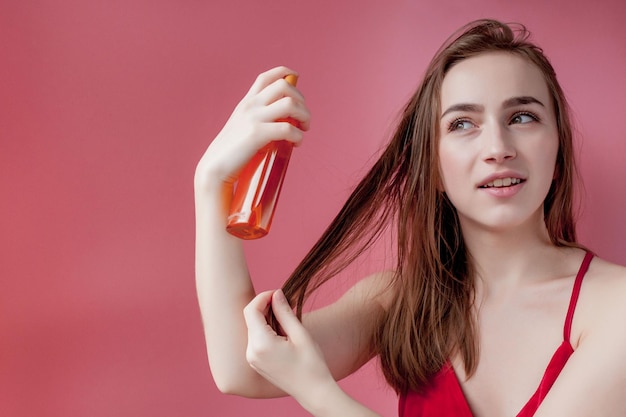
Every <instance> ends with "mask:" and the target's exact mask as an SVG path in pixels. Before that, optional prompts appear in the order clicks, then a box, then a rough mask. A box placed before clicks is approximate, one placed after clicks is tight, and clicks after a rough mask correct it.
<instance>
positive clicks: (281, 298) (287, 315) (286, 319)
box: [272, 290, 308, 343]
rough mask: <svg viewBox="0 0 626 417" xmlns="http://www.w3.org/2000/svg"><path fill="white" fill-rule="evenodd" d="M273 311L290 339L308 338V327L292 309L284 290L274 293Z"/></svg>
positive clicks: (296, 340)
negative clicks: (305, 326)
mask: <svg viewBox="0 0 626 417" xmlns="http://www.w3.org/2000/svg"><path fill="white" fill-rule="evenodd" d="M272 311H273V312H274V316H275V317H276V320H278V323H279V324H280V326H281V327H282V329H283V330H284V331H285V334H286V335H287V337H288V338H289V339H291V340H292V341H293V342H295V343H297V342H298V341H301V340H304V338H308V333H307V331H306V329H305V328H304V326H303V325H302V323H300V320H298V317H296V315H295V313H294V312H293V310H292V309H291V306H290V305H289V303H288V302H287V299H286V298H285V294H283V292H282V290H276V291H275V292H274V294H273V295H272Z"/></svg>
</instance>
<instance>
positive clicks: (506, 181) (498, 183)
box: [481, 178, 522, 188]
mask: <svg viewBox="0 0 626 417" xmlns="http://www.w3.org/2000/svg"><path fill="white" fill-rule="evenodd" d="M520 182H522V180H521V179H520V178H498V179H497V180H493V181H492V182H490V183H488V184H485V185H483V186H482V187H481V188H493V187H496V188H498V187H509V186H511V185H515V184H519V183H520Z"/></svg>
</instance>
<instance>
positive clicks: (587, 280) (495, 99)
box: [195, 20, 626, 417]
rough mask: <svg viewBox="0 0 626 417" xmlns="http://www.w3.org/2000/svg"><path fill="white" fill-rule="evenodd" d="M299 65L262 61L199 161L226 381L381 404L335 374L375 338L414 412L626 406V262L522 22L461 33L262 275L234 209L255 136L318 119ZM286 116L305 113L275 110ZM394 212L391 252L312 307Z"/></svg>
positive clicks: (211, 312) (257, 390)
mask: <svg viewBox="0 0 626 417" xmlns="http://www.w3.org/2000/svg"><path fill="white" fill-rule="evenodd" d="M292 72H293V71H292V70H290V69H288V68H283V67H280V68H274V69H272V70H270V71H268V72H266V73H264V74H261V75H260V76H259V77H258V78H257V80H256V82H255V83H254V84H253V86H252V87H251V89H250V91H249V92H248V94H247V95H246V96H245V97H244V98H243V100H242V101H241V103H240V104H239V105H238V106H237V108H236V109H235V111H234V112H233V114H232V116H231V118H230V119H229V120H228V122H227V123H226V125H225V126H224V129H223V130H222V131H221V132H220V133H219V134H218V136H217V137H216V138H215V140H214V141H213V142H212V143H211V145H210V146H209V148H208V150H207V151H206V153H205V155H204V156H203V157H202V159H201V161H200V162H199V164H198V167H197V170H196V176H195V191H196V216H197V253H196V268H197V289H198V296H199V302H200V306H201V310H202V315H203V319H204V326H205V331H206V340H207V349H208V356H209V362H210V366H211V371H212V374H213V377H214V379H215V381H216V383H217V385H218V387H219V389H220V390H221V391H222V392H225V393H231V394H237V395H243V396H248V397H256V398H265V397H276V396H282V395H292V396H293V397H294V398H295V399H296V400H297V401H298V402H299V403H300V404H301V405H302V406H303V407H304V408H305V409H307V410H308V411H309V412H310V413H312V414H313V415H315V416H342V417H346V416H375V415H376V414H375V413H374V412H372V411H370V410H368V409H367V408H366V407H365V406H363V405H361V404H359V403H357V402H356V401H354V400H353V399H351V398H350V397H349V396H348V395H346V394H345V393H344V392H343V391H342V390H341V389H340V388H339V386H338V385H337V384H336V382H335V381H336V380H338V379H341V378H343V377H345V376H347V375H349V374H351V373H352V372H354V371H355V370H357V369H358V368H359V367H360V366H362V365H363V364H364V363H366V362H367V361H369V360H370V359H371V358H372V357H374V356H378V357H379V359H380V362H381V366H382V369H383V372H384V375H385V376H386V378H387V381H388V382H389V383H390V384H391V386H392V387H393V388H394V389H395V390H396V391H397V392H398V394H399V396H400V407H399V411H400V415H401V416H456V417H459V416H461V417H465V416H467V417H469V416H480V417H496V416H497V417H499V416H531V415H534V416H537V417H546V416H568V417H583V416H585V417H587V416H618V415H626V395H624V394H625V393H626V331H625V330H624V324H623V323H624V320H626V302H624V300H626V270H625V268H623V267H620V266H617V265H613V264H610V263H608V262H606V261H604V260H602V259H599V258H597V257H594V256H593V254H592V253H591V252H589V251H587V250H585V249H584V248H583V247H582V246H581V245H579V244H577V243H576V237H575V230H574V218H573V215H572V199H573V197H572V193H573V178H574V176H575V167H574V160H573V151H572V132H571V127H570V121H569V119H568V107H567V103H566V101H565V98H564V95H563V92H562V90H561V88H560V86H559V84H558V82H557V79H556V76H555V73H554V71H553V69H552V67H551V65H550V63H549V62H548V60H547V59H546V58H545V56H544V55H543V53H542V51H541V49H539V48H538V47H537V46H535V45H533V44H532V43H530V42H529V41H528V33H527V32H526V31H525V29H524V28H523V27H519V28H518V30H517V31H514V30H513V28H511V27H510V26H508V25H504V24H502V23H500V22H497V21H492V20H482V21H477V22H473V23H471V24H470V25H468V26H467V27H465V28H464V29H463V30H462V32H461V33H460V34H459V35H457V36H456V37H453V38H451V40H450V41H449V42H447V43H446V44H445V45H444V46H443V47H442V49H441V50H440V51H439V52H438V53H437V55H436V56H435V57H434V59H433V61H432V62H431V64H430V66H429V67H428V69H427V72H426V75H425V78H424V80H423V82H422V84H421V86H420V87H419V88H418V90H417V92H416V93H415V94H414V96H413V97H412V98H411V99H410V100H409V103H408V104H407V105H406V107H405V110H404V114H403V116H402V119H401V121H400V124H399V126H398V128H397V131H396V133H395V135H394V137H393V138H392V140H391V142H390V143H389V145H388V146H387V148H386V150H385V151H384V153H383V154H382V156H381V157H380V159H379V160H378V161H377V163H376V164H375V165H374V166H373V168H372V169H371V171H370V172H369V173H368V174H367V176H366V177H365V178H364V179H363V180H362V182H361V183H360V184H359V185H358V186H357V188H356V190H355V191H354V193H353V194H352V195H351V196H350V198H349V200H348V201H347V203H346V205H345V206H344V208H343V209H342V211H341V212H340V213H339V215H338V216H337V218H336V219H335V220H334V221H333V223H332V224H331V226H330V227H329V228H328V230H327V231H326V232H325V233H324V235H323V236H322V237H321V239H320V241H319V242H318V244H317V245H316V246H315V247H314V248H313V249H312V251H311V252H310V253H309V255H308V256H307V257H306V258H305V259H304V260H303V262H302V263H301V264H300V266H299V267H298V268H297V269H296V271H295V272H294V273H293V275H292V276H291V277H290V278H289V280H288V281H287V283H286V284H285V286H284V288H283V290H277V291H268V292H264V293H261V294H258V295H256V294H255V292H254V289H253V286H252V283H251V281H250V278H249V275H248V271H247V268H246V262H245V259H244V255H243V251H242V247H241V242H240V241H239V240H238V239H236V238H233V237H232V236H230V235H228V234H227V232H226V231H225V224H226V216H227V214H226V213H227V208H228V205H229V201H230V196H231V195H232V188H233V183H234V182H235V180H236V175H237V172H238V171H239V170H240V169H241V167H242V166H243V165H244V164H245V163H246V161H247V160H248V159H249V158H251V157H252V155H253V154H254V153H255V152H256V150H257V149H259V148H261V147H262V146H263V145H265V144H266V143H268V142H269V141H271V140H276V139H286V140H289V141H291V142H293V143H295V144H299V143H300V142H301V140H302V135H303V131H306V130H307V129H308V127H309V111H308V109H307V107H306V105H305V103H304V99H303V97H302V95H301V94H300V93H299V92H298V90H297V89H296V88H294V87H292V86H290V85H289V84H288V83H287V82H286V81H285V80H284V79H283V77H285V76H286V75H287V74H289V73H292ZM286 117H292V118H294V119H296V120H298V121H299V122H300V126H299V128H297V127H294V126H292V125H290V124H289V123H285V122H275V120H278V119H284V118H286ZM389 225H392V226H393V227H394V228H395V233H394V236H395V237H396V246H397V260H396V262H395V268H394V270H393V271H387V272H381V273H379V274H375V275H372V276H369V277H366V278H364V279H362V280H360V281H359V282H358V283H357V284H356V285H355V286H354V287H353V288H352V289H350V290H349V291H348V292H347V293H346V294H345V295H343V296H342V298H341V299H340V300H338V301H337V302H335V303H334V304H332V305H330V306H328V307H325V308H322V309H320V310H316V311H312V312H308V313H306V314H302V305H303V303H304V301H305V300H306V298H307V297H308V295H309V294H310V293H311V292H312V291H315V289H316V288H317V287H318V286H319V285H321V283H323V282H325V281H326V280H328V279H330V278H332V276H334V275H335V274H336V273H337V272H338V271H340V270H341V269H342V268H344V267H345V266H346V265H347V264H349V263H350V262H351V261H352V260H354V259H355V257H356V256H358V255H359V254H361V253H363V252H364V251H365V250H366V249H367V248H368V246H369V244H370V243H371V242H372V241H373V240H375V239H376V237H378V236H379V235H380V234H381V233H383V232H384V229H385V227H387V226H389ZM290 305H295V306H296V313H294V312H293V311H292V309H291V306H290ZM270 307H271V309H272V311H273V314H274V316H275V318H276V319H277V321H278V323H279V324H280V326H279V327H280V330H278V332H277V331H275V330H274V328H277V327H278V326H270V325H269V324H268V317H269V316H270V315H269V314H268V313H269V311H270ZM242 311H243V314H242ZM298 317H301V321H300V320H299V319H298Z"/></svg>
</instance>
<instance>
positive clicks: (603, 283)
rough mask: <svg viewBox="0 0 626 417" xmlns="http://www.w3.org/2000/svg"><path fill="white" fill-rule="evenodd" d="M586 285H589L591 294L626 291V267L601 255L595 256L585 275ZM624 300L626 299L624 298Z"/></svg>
mask: <svg viewBox="0 0 626 417" xmlns="http://www.w3.org/2000/svg"><path fill="white" fill-rule="evenodd" d="M585 285H587V286H588V287H589V290H590V296H593V297H601V299H604V298H605V296H609V295H610V294H615V296H619V295H620V294H621V295H622V296H624V294H625V293H626V267H624V266H622V265H619V264H616V263H613V262H610V261H608V260H606V259H603V258H601V257H600V256H597V255H596V256H594V258H593V259H592V260H591V263H590V264H589V269H588V271H587V274H586V275H585ZM623 301H626V300H624V299H623V298H622V303H623ZM624 304H626V303H624Z"/></svg>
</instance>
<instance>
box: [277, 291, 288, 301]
mask: <svg viewBox="0 0 626 417" xmlns="http://www.w3.org/2000/svg"><path fill="white" fill-rule="evenodd" d="M274 297H276V301H278V302H280V303H286V302H287V298H286V297H285V293H283V290H282V289H279V290H276V291H275V292H274Z"/></svg>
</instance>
